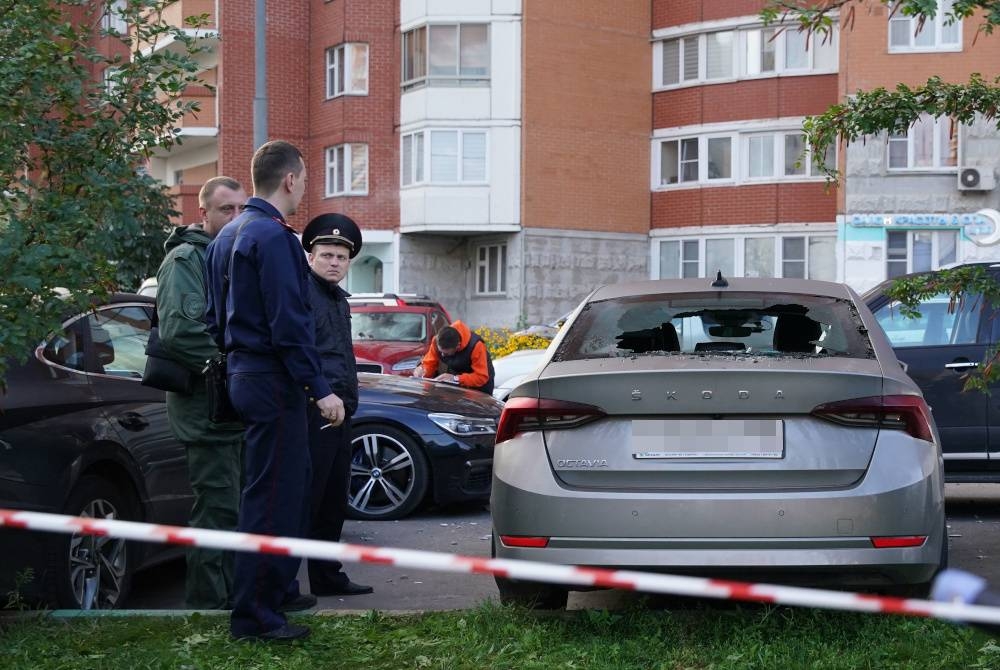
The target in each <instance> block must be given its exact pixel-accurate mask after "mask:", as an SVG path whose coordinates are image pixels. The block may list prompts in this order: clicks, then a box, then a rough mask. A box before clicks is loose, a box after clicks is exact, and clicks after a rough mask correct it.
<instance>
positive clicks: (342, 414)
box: [316, 393, 347, 427]
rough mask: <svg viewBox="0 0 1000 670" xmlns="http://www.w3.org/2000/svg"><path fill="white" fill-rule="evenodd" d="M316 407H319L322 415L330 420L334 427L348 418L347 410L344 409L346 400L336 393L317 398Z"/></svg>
mask: <svg viewBox="0 0 1000 670" xmlns="http://www.w3.org/2000/svg"><path fill="white" fill-rule="evenodd" d="M316 409H318V410H319V413H320V415H321V416H322V417H323V418H324V419H326V420H327V421H329V422H330V425H331V426H334V427H336V426H339V425H340V424H342V423H344V419H346V418H347V412H346V410H344V401H343V400H341V399H340V398H339V397H338V396H337V394H336V393H331V394H330V395H328V396H326V397H323V398H320V399H319V400H317V401H316Z"/></svg>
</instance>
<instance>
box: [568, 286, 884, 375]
mask: <svg viewBox="0 0 1000 670" xmlns="http://www.w3.org/2000/svg"><path fill="white" fill-rule="evenodd" d="M678 354H684V355H690V354H693V355H698V356H719V355H723V356H733V355H737V356H788V355H793V356H846V357H851V358H873V357H874V353H873V351H872V349H871V343H870V341H869V340H868V336H867V334H866V333H865V331H864V329H863V326H862V323H861V319H860V317H859V315H858V313H857V310H856V309H855V307H854V304H853V303H852V302H851V301H849V300H843V299H839V298H830V297H822V296H810V295H793V294H775V293H719V292H711V293H703V294H702V293H684V294H674V295H653V296H640V297H629V298H616V299H612V300H604V301H599V302H594V303H590V304H589V305H587V306H586V307H585V308H584V310H583V311H582V312H581V313H580V315H579V317H577V319H576V320H575V321H574V322H573V324H572V326H571V327H570V330H569V331H568V332H567V333H566V337H565V338H564V339H563V341H562V343H561V344H560V345H559V349H558V350H557V351H556V354H555V356H554V357H553V360H561V361H571V360H580V359H588V358H615V357H623V356H625V357H631V356H637V355H678Z"/></svg>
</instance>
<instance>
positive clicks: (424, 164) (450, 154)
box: [400, 130, 487, 186]
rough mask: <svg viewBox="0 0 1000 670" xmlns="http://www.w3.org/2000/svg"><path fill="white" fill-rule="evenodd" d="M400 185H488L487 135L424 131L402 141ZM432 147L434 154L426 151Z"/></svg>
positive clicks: (449, 131) (465, 132)
mask: <svg viewBox="0 0 1000 670" xmlns="http://www.w3.org/2000/svg"><path fill="white" fill-rule="evenodd" d="M401 143H402V147H401V150H400V153H401V157H400V171H401V177H400V183H401V184H402V185H403V186H410V185H413V184H421V183H425V182H426V181H428V179H427V178H425V176H427V175H429V181H430V182H431V183H435V184H462V183H472V184H482V183H486V180H487V176H486V132H485V131H473V130H423V131H420V132H416V133H407V134H405V135H403V136H402V138H401ZM428 144H429V146H430V150H429V151H425V146H427V145H428Z"/></svg>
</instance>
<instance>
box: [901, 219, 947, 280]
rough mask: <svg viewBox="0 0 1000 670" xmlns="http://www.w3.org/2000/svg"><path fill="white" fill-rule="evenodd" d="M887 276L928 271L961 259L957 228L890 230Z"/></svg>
mask: <svg viewBox="0 0 1000 670" xmlns="http://www.w3.org/2000/svg"><path fill="white" fill-rule="evenodd" d="M885 257H886V278H888V279H892V278H894V277H899V276H901V275H905V274H908V273H910V272H925V271H928V270H937V269H938V268H940V267H942V266H944V265H948V264H950V263H954V262H956V261H957V260H958V231H957V230H890V231H887V232H886V255H885Z"/></svg>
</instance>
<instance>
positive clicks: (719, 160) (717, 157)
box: [660, 135, 733, 185]
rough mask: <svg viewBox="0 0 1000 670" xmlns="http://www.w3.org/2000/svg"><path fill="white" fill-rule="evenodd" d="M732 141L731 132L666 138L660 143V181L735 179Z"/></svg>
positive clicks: (682, 181)
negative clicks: (672, 138) (705, 135)
mask: <svg viewBox="0 0 1000 670" xmlns="http://www.w3.org/2000/svg"><path fill="white" fill-rule="evenodd" d="M732 143H733V138H732V137H730V136H728V135H727V136H724V137H700V138H699V137H686V138H683V139H678V140H665V141H664V142H662V143H661V144H660V184H661V185H663V184H678V183H681V184H683V183H690V182H698V181H712V180H728V179H732V178H733V151H732ZM703 146H704V149H703ZM701 156H705V160H701V158H700V157H701Z"/></svg>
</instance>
